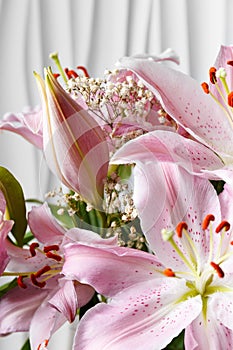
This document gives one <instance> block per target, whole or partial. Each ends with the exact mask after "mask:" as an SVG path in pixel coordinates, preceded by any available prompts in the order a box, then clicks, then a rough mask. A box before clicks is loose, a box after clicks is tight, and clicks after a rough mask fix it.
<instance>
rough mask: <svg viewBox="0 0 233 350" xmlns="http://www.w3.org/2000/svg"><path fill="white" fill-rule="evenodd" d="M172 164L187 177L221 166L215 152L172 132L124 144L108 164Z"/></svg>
mask: <svg viewBox="0 0 233 350" xmlns="http://www.w3.org/2000/svg"><path fill="white" fill-rule="evenodd" d="M137 162H142V163H143V164H144V163H148V162H157V163H158V162H172V163H176V164H177V165H180V166H182V167H183V168H185V169H186V170H187V171H189V172H190V173H194V174H198V175H201V174H202V173H203V171H204V170H209V171H214V170H216V169H219V168H222V167H223V163H222V162H221V160H220V159H219V157H217V156H216V155H215V153H214V152H212V151H211V150H209V149H208V148H207V147H205V146H203V145H202V144H200V143H197V142H195V141H193V140H190V139H187V138H185V137H183V136H181V135H179V134H177V133H175V132H172V131H164V130H156V131H153V132H149V133H147V134H145V135H143V136H140V137H138V138H136V139H134V140H132V141H129V142H127V143H126V144H125V145H124V146H123V147H121V148H120V149H119V151H118V152H116V154H115V155H114V156H113V158H112V159H111V163H116V164H122V163H137Z"/></svg>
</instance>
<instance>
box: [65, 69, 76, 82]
mask: <svg viewBox="0 0 233 350" xmlns="http://www.w3.org/2000/svg"><path fill="white" fill-rule="evenodd" d="M64 71H65V73H66V75H67V77H68V79H71V78H77V77H78V74H77V73H76V72H75V71H74V70H72V69H68V68H65V69H64Z"/></svg>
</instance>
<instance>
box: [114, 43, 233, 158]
mask: <svg viewBox="0 0 233 350" xmlns="http://www.w3.org/2000/svg"><path fill="white" fill-rule="evenodd" d="M232 62H233V47H230V46H221V49H220V52H219V54H218V57H217V60H216V63H215V68H216V69H214V70H213V69H212V70H210V79H211V83H210V86H208V84H206V85H204V86H203V87H204V90H205V92H207V93H208V94H205V93H204V92H203V89H202V88H201V86H200V84H199V83H198V82H197V81H196V80H194V79H192V78H191V77H190V76H187V75H185V74H183V73H182V72H179V71H177V70H174V69H171V68H169V67H167V66H164V65H161V64H158V63H156V62H153V61H149V60H140V59H135V58H123V59H122V60H121V62H120V68H121V69H123V70H125V69H128V70H130V71H133V72H134V73H135V74H136V75H137V76H138V77H139V78H140V79H141V80H142V82H143V83H144V84H145V86H147V88H149V90H151V91H152V92H153V93H154V94H155V96H156V97H157V98H158V99H159V101H160V102H161V105H162V106H163V108H164V110H165V111H166V112H167V113H168V114H169V115H170V116H171V117H172V118H173V119H174V120H175V121H176V122H177V123H178V125H181V126H182V127H183V128H184V129H185V130H186V131H187V132H188V133H189V134H190V135H192V136H193V137H194V138H195V139H196V140H198V141H199V142H201V143H203V144H204V145H206V146H208V147H209V148H211V149H213V150H214V151H215V152H216V153H217V154H218V155H219V156H220V157H221V158H222V159H223V161H224V163H225V164H229V163H230V164H232V163H233V160H232V157H233V146H232V145H233V133H232V125H233V114H232V105H233V102H232V100H233V99H232V96H233V93H232V90H233V86H232V79H231V78H232V70H233V68H232ZM219 92H221V94H222V96H221V94H220V93H219ZM212 97H214V98H212ZM216 101H217V102H216Z"/></svg>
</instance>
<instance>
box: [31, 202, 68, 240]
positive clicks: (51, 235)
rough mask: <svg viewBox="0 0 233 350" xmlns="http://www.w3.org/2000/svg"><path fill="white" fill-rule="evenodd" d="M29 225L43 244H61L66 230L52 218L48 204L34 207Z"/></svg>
mask: <svg viewBox="0 0 233 350" xmlns="http://www.w3.org/2000/svg"><path fill="white" fill-rule="evenodd" d="M28 224H29V226H30V228H31V230H32V232H33V234H34V236H35V237H36V238H37V239H38V240H39V241H40V242H42V243H47V244H49V243H52V244H55V243H56V242H59V243H60V242H61V241H62V239H63V237H64V234H65V230H64V228H63V227H62V226H61V225H59V224H58V222H57V221H56V219H55V218H54V217H53V216H52V214H51V211H50V209H49V206H48V204H47V203H44V204H43V205H41V206H39V207H33V208H32V210H31V211H30V212H29V214H28Z"/></svg>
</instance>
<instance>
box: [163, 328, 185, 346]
mask: <svg viewBox="0 0 233 350" xmlns="http://www.w3.org/2000/svg"><path fill="white" fill-rule="evenodd" d="M164 350H184V331H182V332H181V333H180V334H179V335H178V336H177V337H176V338H174V339H173V340H172V342H171V343H170V344H169V345H167V346H166V348H164Z"/></svg>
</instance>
